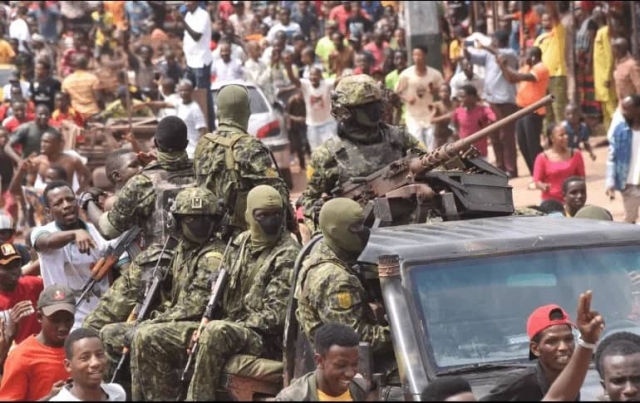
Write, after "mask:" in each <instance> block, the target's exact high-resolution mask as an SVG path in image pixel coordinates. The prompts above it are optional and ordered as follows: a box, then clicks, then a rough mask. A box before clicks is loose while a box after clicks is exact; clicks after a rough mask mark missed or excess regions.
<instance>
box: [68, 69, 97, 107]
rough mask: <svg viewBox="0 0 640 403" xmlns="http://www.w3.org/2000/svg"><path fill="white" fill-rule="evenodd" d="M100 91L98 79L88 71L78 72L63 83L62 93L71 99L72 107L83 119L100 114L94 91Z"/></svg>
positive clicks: (70, 75)
mask: <svg viewBox="0 0 640 403" xmlns="http://www.w3.org/2000/svg"><path fill="white" fill-rule="evenodd" d="M98 89H100V80H99V79H98V77H97V76H96V75H95V74H93V73H90V72H88V71H86V70H76V71H74V72H73V73H71V74H69V75H68V76H67V77H66V78H65V79H64V80H63V81H62V91H64V92H66V93H67V94H69V96H70V97H71V106H73V108H74V109H75V110H77V111H78V112H79V113H80V114H81V115H82V117H83V118H85V119H86V118H88V117H89V116H91V115H94V114H96V113H98V112H100V108H99V107H98V103H97V102H96V99H95V97H94V95H93V91H96V90H98Z"/></svg>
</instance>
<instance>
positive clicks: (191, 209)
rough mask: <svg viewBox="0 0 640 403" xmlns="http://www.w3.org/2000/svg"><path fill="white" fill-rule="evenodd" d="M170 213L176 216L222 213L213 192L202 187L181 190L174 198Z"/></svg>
mask: <svg viewBox="0 0 640 403" xmlns="http://www.w3.org/2000/svg"><path fill="white" fill-rule="evenodd" d="M171 212H172V213H173V214H177V215H210V216H214V215H219V214H221V213H222V212H221V211H220V208H219V207H218V203H217V200H216V197H215V195H214V194H213V192H211V191H210V190H208V189H205V188H202V187H191V188H187V189H183V190H181V191H180V193H178V195H177V196H176V199H175V201H174V203H173V206H172V207H171Z"/></svg>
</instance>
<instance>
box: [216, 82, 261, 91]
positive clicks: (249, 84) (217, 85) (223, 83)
mask: <svg viewBox="0 0 640 403" xmlns="http://www.w3.org/2000/svg"><path fill="white" fill-rule="evenodd" d="M231 84H237V85H243V86H245V87H256V85H255V84H254V83H252V82H251V81H245V80H229V81H214V82H213V83H211V89H212V90H214V91H217V90H219V89H220V87H224V86H225V85H231Z"/></svg>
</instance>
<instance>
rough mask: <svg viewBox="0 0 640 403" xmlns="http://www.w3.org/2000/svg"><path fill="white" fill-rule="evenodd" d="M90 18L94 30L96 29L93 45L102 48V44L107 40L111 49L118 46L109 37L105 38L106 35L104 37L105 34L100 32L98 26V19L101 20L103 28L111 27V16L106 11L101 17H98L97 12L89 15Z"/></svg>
mask: <svg viewBox="0 0 640 403" xmlns="http://www.w3.org/2000/svg"><path fill="white" fill-rule="evenodd" d="M91 18H92V19H93V22H94V23H95V24H96V28H97V29H96V39H95V44H96V45H97V46H104V44H105V43H106V42H107V40H108V41H109V46H111V48H112V49H113V48H115V47H116V46H117V45H118V42H116V40H115V39H113V38H111V35H109V37H107V35H105V33H104V32H102V30H101V29H100V27H99V26H98V23H99V22H100V19H102V23H103V24H104V26H105V27H107V28H110V27H112V26H113V25H114V19H113V14H112V13H110V12H108V11H105V12H104V14H103V15H100V13H98V12H97V11H94V12H93V13H92V14H91Z"/></svg>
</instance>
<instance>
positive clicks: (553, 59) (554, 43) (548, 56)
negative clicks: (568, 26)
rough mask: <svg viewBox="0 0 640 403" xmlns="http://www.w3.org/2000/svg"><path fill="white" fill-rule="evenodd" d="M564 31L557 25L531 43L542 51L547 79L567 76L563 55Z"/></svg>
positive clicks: (560, 25)
mask: <svg viewBox="0 0 640 403" xmlns="http://www.w3.org/2000/svg"><path fill="white" fill-rule="evenodd" d="M566 36H567V35H566V31H565V29H564V26H563V25H562V24H561V23H559V22H558V23H557V24H556V25H555V26H554V27H553V28H552V29H551V31H550V32H545V33H543V34H540V35H538V37H537V38H536V40H535V41H534V42H533V46H537V47H539V48H540V50H541V51H542V64H544V65H545V66H546V67H547V68H548V69H549V77H561V76H566V75H567V64H566V62H565V55H564V51H565V49H564V43H565V38H566Z"/></svg>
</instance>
